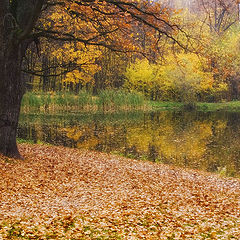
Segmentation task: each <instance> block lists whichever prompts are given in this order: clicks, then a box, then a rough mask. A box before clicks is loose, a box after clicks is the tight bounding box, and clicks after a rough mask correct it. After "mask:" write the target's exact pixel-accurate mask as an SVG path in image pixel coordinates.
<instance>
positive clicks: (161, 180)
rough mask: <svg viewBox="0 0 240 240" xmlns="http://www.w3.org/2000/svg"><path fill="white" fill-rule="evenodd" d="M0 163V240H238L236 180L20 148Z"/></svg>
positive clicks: (117, 159) (101, 156)
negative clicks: (17, 155) (14, 157)
mask: <svg viewBox="0 0 240 240" xmlns="http://www.w3.org/2000/svg"><path fill="white" fill-rule="evenodd" d="M20 150H21V153H22V155H23V156H24V157H25V160H24V161H22V160H12V159H6V158H4V157H0V239H240V181H239V180H237V179H227V178H220V177H218V176H217V175H213V174H209V173H202V172H198V171H195V170H183V169H179V168H174V167H171V166H166V165H161V164H154V163H150V162H144V161H136V160H129V159H125V158H122V157H118V156H113V155H108V154H103V153H95V152H88V151H81V150H77V149H69V148H64V147H53V146H44V145H28V144H21V145H20Z"/></svg>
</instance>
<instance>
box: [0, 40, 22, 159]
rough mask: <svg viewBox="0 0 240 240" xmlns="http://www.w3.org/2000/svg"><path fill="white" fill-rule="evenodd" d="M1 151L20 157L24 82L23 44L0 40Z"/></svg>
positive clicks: (6, 154) (4, 153)
mask: <svg viewBox="0 0 240 240" xmlns="http://www.w3.org/2000/svg"><path fill="white" fill-rule="evenodd" d="M0 45H1V46H2V47H0V153H1V154H3V155H5V156H9V157H15V158H20V157H21V155H20V153H19V151H18V148H17V144H16V134H17V125H18V119H19V113H20V106H21V100H22V96H23V93H24V83H23V82H22V81H21V60H22V56H21V55H22V54H21V45H15V46H14V45H9V44H7V43H6V42H0Z"/></svg>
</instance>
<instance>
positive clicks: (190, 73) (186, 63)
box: [125, 53, 216, 101]
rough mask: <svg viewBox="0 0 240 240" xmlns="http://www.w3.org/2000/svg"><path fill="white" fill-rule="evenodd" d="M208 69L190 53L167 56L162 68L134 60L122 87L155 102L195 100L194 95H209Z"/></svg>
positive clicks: (212, 84) (202, 59)
mask: <svg viewBox="0 0 240 240" xmlns="http://www.w3.org/2000/svg"><path fill="white" fill-rule="evenodd" d="M208 69H209V67H208V60H207V59H206V58H200V57H199V56H197V55H195V54H192V53H179V54H177V55H173V54H169V55H168V56H167V59H166V61H165V63H164V64H160V63H159V64H150V63H149V62H148V60H146V59H144V60H136V62H135V63H133V64H131V65H130V66H129V67H128V68H127V70H126V74H125V76H126V79H127V83H126V87H127V88H130V89H134V90H138V91H141V92H144V93H145V94H147V95H149V96H155V98H158V99H168V100H176V99H177V100H184V101H189V100H196V95H197V94H204V93H207V92H211V91H213V86H214V84H215V83H214V78H213V73H212V72H210V71H209V70H208ZM215 85H216V84H215ZM169 98H170V99H169Z"/></svg>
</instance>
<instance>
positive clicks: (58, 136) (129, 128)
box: [18, 111, 240, 177]
mask: <svg viewBox="0 0 240 240" xmlns="http://www.w3.org/2000/svg"><path fill="white" fill-rule="evenodd" d="M18 138H19V139H21V140H20V142H21V141H28V142H33V143H41V142H44V143H49V144H53V145H62V146H67V147H73V148H80V149H89V150H94V151H100V152H108V153H112V154H117V155H123V156H126V157H129V158H135V159H141V160H149V161H154V162H161V163H165V164H171V165H175V166H180V167H186V168H194V169H199V170H204V171H209V172H216V173H218V174H220V175H222V176H230V177H240V148H239V146H240V113H238V112H227V111H214V112H201V111H160V112H158V111H155V112H144V111H134V112H122V113H108V114H106V113H94V114H93V113H92V114H91V113H89V114H87V113H84V114H81V113H58V114H41V113H31V114H30V113H27V114H26V113H25V114H24V113H22V114H21V116H20V123H19V128H18Z"/></svg>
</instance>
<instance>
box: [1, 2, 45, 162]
mask: <svg viewBox="0 0 240 240" xmlns="http://www.w3.org/2000/svg"><path fill="white" fill-rule="evenodd" d="M45 2H46V0H12V1H9V0H1V3H0V153H1V154H3V155H6V156H10V157H17V158H20V157H21V155H20V154H19V151H18V148H17V143H16V134H17V126H18V118H19V113H20V106H21V100H22V96H23V93H24V88H25V83H24V81H23V79H21V64H22V59H23V56H24V54H25V52H26V50H27V46H28V44H29V43H30V42H31V41H32V40H33V39H31V36H30V35H31V32H32V30H33V28H34V26H35V24H36V22H37V20H38V18H39V16H40V13H41V10H42V6H43V4H44V3H45Z"/></svg>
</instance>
